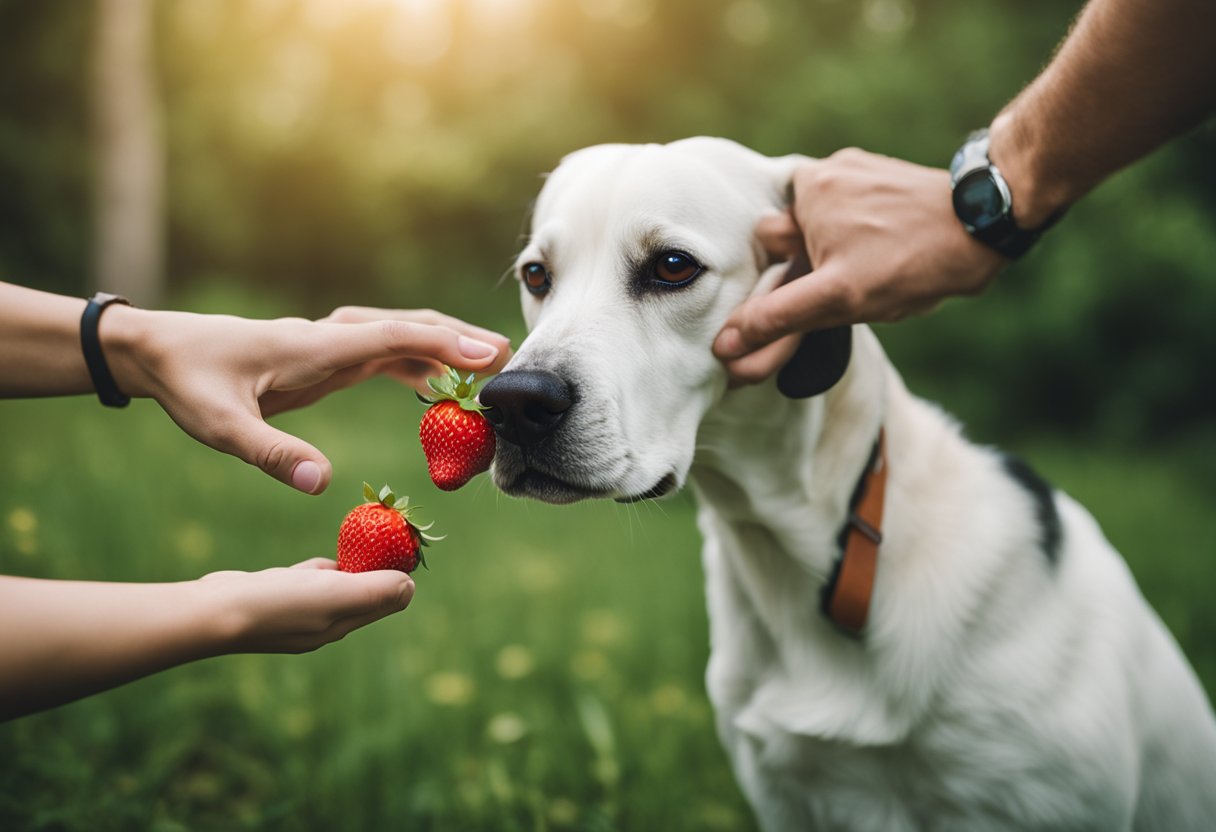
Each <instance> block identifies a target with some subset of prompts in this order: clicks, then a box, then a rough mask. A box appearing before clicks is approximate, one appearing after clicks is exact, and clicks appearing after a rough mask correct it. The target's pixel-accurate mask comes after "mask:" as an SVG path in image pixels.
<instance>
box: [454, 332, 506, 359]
mask: <svg viewBox="0 0 1216 832" xmlns="http://www.w3.org/2000/svg"><path fill="white" fill-rule="evenodd" d="M456 347H457V349H459V350H460V354H461V355H463V356H464V357H465V358H489V357H490V356H491V355H495V354H497V353H498V350H497V349H496V348H495V347H492V346H490V345H489V344H486V343H484V342H482V341H474V340H473V339H472V338H466V337H465V336H463V335H460V336H458V337H457V338H456Z"/></svg>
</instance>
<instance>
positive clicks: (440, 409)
mask: <svg viewBox="0 0 1216 832" xmlns="http://www.w3.org/2000/svg"><path fill="white" fill-rule="evenodd" d="M447 370H448V371H447V374H446V375H443V376H439V377H438V378H431V379H427V386H429V387H430V388H431V390H432V391H434V393H435V395H434V397H432V398H429V399H427V398H422V397H421V396H419V398H422V401H423V403H424V404H429V405H430V407H429V408H427V411H426V413H424V414H423V415H422V426H421V427H420V428H419V430H418V436H419V438H421V439H422V450H423V452H424V453H426V467H427V470H428V471H429V472H430V474H431V481H432V482H434V483H435V485H437V486H439V487H440V488H442V489H443V490H444V491H455V490H456V489H457V488H460V487H461V486H462V485H464V484H465V483H466V482H468V481H469V480H471V479H472V478H473V477H475V476H477V475H478V474H480V473H481V472H482V471H486V470H489V468H490V462H492V461H493V459H494V428H493V427H492V426H491V425H490V422H489V421H488V420H487V419H486V417H485V416H484V415H483V414H482V411H483V410H484V409H485V408H483V407H482V406H481V405H480V404H478V402H477V399H476V398H475V397H474V396H475V393H476V386H475V385H474V384H473V375H472V374H470V375H469V377H468V378H464V379H462V378H461V377H460V373H458V372H456V371H455V370H453V369H452V368H451V367H448V368H447Z"/></svg>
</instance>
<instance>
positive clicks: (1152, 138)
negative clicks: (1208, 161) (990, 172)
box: [990, 0, 1216, 228]
mask: <svg viewBox="0 0 1216 832" xmlns="http://www.w3.org/2000/svg"><path fill="white" fill-rule="evenodd" d="M1214 107H1216V3H1212V2H1211V0H1093V1H1092V2H1091V3H1089V4H1088V5H1087V6H1086V7H1085V9H1084V10H1083V11H1082V12H1081V15H1080V17H1079V18H1078V19H1077V22H1076V25H1075V26H1074V27H1073V30H1072V32H1071V33H1070V34H1069V36H1068V37H1067V38H1066V39H1065V40H1064V42H1063V44H1062V45H1061V47H1060V49H1059V51H1058V52H1057V53H1056V56H1055V58H1054V59H1053V60H1052V61H1051V63H1050V64H1049V65H1048V67H1047V69H1045V70H1044V71H1043V73H1042V74H1040V75H1039V77H1038V78H1036V79H1035V80H1034V81H1033V82H1031V84H1030V85H1029V86H1028V87H1026V89H1025V90H1023V91H1022V93H1021V94H1020V95H1019V96H1018V97H1017V98H1015V99H1014V100H1013V101H1012V102H1011V103H1010V104H1009V105H1008V106H1007V107H1005V109H1004V110H1003V111H1002V112H1001V113H1000V115H998V116H997V118H996V120H995V121H993V123H992V129H991V137H992V140H991V146H990V155H991V157H992V160H993V162H994V163H996V165H997V166H998V167H999V168H1000V169H1001V172H1002V173H1003V174H1004V175H1005V177H1006V178H1007V179H1008V180H1009V183H1010V187H1011V188H1012V190H1013V193H1014V214H1015V216H1016V217H1017V219H1018V222H1019V224H1020V225H1022V226H1023V227H1026V228H1035V227H1037V226H1038V225H1040V224H1041V223H1042V222H1043V221H1044V220H1045V219H1046V218H1047V217H1048V216H1050V215H1051V213H1052V212H1053V211H1055V210H1057V209H1059V208H1061V207H1064V206H1067V205H1070V204H1071V203H1073V202H1075V201H1077V200H1078V199H1080V198H1081V197H1082V196H1084V195H1085V194H1086V193H1088V192H1089V191H1090V190H1091V189H1093V188H1094V187H1095V186H1096V185H1098V183H1100V182H1101V181H1102V180H1104V179H1105V178H1106V177H1108V176H1109V175H1110V174H1112V173H1114V172H1115V171H1117V170H1119V169H1120V168H1122V167H1124V166H1126V165H1128V164H1130V163H1131V162H1134V161H1135V160H1137V159H1139V158H1140V157H1142V156H1144V155H1145V154H1147V153H1149V152H1150V151H1152V150H1154V149H1155V148H1157V147H1158V146H1159V145H1161V144H1162V143H1163V142H1165V141H1167V140H1168V139H1171V138H1173V137H1174V136H1177V135H1179V134H1180V133H1183V132H1185V131H1186V130H1189V129H1191V128H1192V127H1195V126H1196V125H1198V124H1199V123H1200V122H1202V121H1203V119H1204V118H1206V117H1207V116H1208V115H1209V114H1210V113H1211V112H1212V110H1213V108H1214Z"/></svg>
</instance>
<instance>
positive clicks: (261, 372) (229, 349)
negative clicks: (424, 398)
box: [0, 283, 510, 494]
mask: <svg viewBox="0 0 1216 832" xmlns="http://www.w3.org/2000/svg"><path fill="white" fill-rule="evenodd" d="M84 307H85V302H84V301H83V300H78V299H74V298H66V297H61V296H59V295H52V294H48V293H46V292H38V291H35V290H33V289H25V288H22V287H20V286H14V285H11V284H6V283H0V397H16V396H53V395H69V394H74V393H87V392H90V391H92V389H93V385H92V382H91V381H90V378H89V374H88V370H87V369H86V366H85V362H84V357H83V353H82V352H81V347H80V329H79V327H80V316H81V313H82V312H83V311H84ZM99 334H100V338H101V345H102V352H103V353H104V355H105V359H106V362H107V364H108V365H109V367H110V371H111V374H112V375H113V376H114V380H115V382H116V383H117V385H118V388H119V390H121V391H122V392H123V393H125V394H126V395H128V396H132V397H139V396H143V397H149V398H153V399H156V401H157V402H159V403H160V405H161V407H163V408H164V409H165V411H166V412H167V413H168V414H169V416H170V417H172V418H173V420H174V421H175V422H177V424H178V425H179V426H180V427H181V428H182V430H184V431H185V432H186V433H188V434H190V435H191V436H193V437H194V438H195V439H197V440H199V441H200V442H203V443H204V444H206V445H210V446H211V447H213V448H215V449H216V450H220V451H224V452H225V453H230V454H232V455H234V456H237V457H240V458H241V459H243V460H245V461H246V462H248V463H250V464H252V465H256V466H258V467H259V468H261V469H262V470H263V471H265V472H266V473H268V474H270V475H271V476H273V477H275V478H276V479H278V480H281V481H282V482H285V483H289V484H291V485H293V486H295V487H296V488H298V489H300V490H301V491H305V492H307V493H310V494H316V493H319V492H320V491H322V490H324V488H325V486H326V485H328V483H329V479H330V475H331V473H332V469H331V467H330V464H329V461H328V460H327V459H326V458H325V456H324V455H323V454H322V453H321V452H320V451H319V450H317V449H316V448H314V447H313V446H312V445H309V444H308V443H306V442H304V441H303V440H301V439H299V438H297V437H295V436H292V435H290V434H287V433H284V432H283V431H280V430H277V429H275V428H273V427H271V426H270V425H268V424H266V422H265V421H264V420H265V418H266V417H269V416H272V415H274V414H276V413H281V412H283V411H284V410H289V409H291V408H294V407H300V406H302V405H305V404H309V403H311V402H313V401H316V400H317V399H319V398H321V397H322V396H324V395H326V394H328V393H330V392H333V391H335V390H340V389H342V388H344V387H349V386H350V385H352V384H356V383H358V382H360V381H363V380H364V379H367V378H369V377H371V376H373V375H378V374H386V375H391V376H394V377H396V378H399V379H401V380H402V381H404V382H406V383H408V384H410V385H412V386H414V387H416V388H418V389H425V380H426V378H427V377H428V376H431V375H435V374H437V373H438V372H440V370H441V369H442V368H441V366H440V364H441V363H443V364H450V365H452V366H453V367H458V368H461V369H464V370H473V371H478V372H485V373H489V372H496V371H497V370H498V369H500V368H501V367H502V365H503V364H505V363H506V361H507V358H508V357H509V356H510V346H509V344H508V342H507V339H506V338H505V337H503V336H502V335H498V334H497V333H493V332H490V331H488V330H485V329H481V328H480V327H475V326H471V325H469V324H466V323H464V322H463V321H459V320H457V319H455V318H451V317H448V316H446V315H441V314H439V313H437V312H433V311H430V310H385V309H367V308H361V307H346V308H342V309H339V310H337V311H335V312H334V313H333V314H332V315H330V316H329V317H328V318H325V319H324V320H321V321H307V320H304V319H302V318H281V319H278V320H272V321H258V320H249V319H246V318H237V317H232V316H229V315H195V314H190V313H185V312H161V311H151V310H145V309H134V308H132V307H129V306H123V305H118V304H115V305H112V306H110V307H108V308H107V309H106V311H105V313H104V314H103V315H102V317H101V322H100V328H99Z"/></svg>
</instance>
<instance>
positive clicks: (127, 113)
mask: <svg viewBox="0 0 1216 832" xmlns="http://www.w3.org/2000/svg"><path fill="white" fill-rule="evenodd" d="M96 27H97V40H96V45H95V53H94V56H93V57H94V66H93V70H94V71H93V90H92V92H93V105H94V117H95V123H96V137H97V167H96V177H97V179H96V181H97V193H96V197H95V206H94V207H95V214H94V217H95V219H94V234H95V242H94V248H93V256H94V266H93V281H94V283H95V285H96V286H97V287H98V288H102V289H105V290H107V291H112V292H117V293H119V294H123V295H126V296H128V297H130V298H132V299H134V300H136V302H138V303H140V304H143V305H147V306H154V305H156V304H157V303H159V301H160V300H161V298H162V295H163V266H162V264H163V259H164V258H163V253H162V251H163V243H162V240H163V227H164V221H163V216H162V215H163V210H162V206H163V204H164V198H163V191H164V155H165V154H164V149H163V146H162V142H161V136H160V124H159V113H158V108H157V103H156V85H155V78H154V77H155V73H154V63H153V51H152V0H99V2H98V6H97V20H96Z"/></svg>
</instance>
